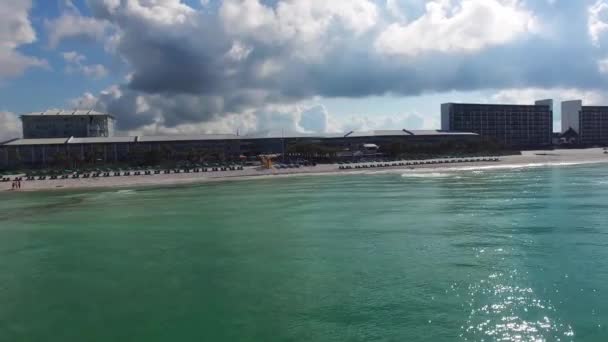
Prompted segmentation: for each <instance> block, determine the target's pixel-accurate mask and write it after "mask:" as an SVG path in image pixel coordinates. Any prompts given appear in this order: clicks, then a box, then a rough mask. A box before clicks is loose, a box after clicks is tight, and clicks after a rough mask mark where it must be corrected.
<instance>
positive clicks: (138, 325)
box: [0, 166, 608, 342]
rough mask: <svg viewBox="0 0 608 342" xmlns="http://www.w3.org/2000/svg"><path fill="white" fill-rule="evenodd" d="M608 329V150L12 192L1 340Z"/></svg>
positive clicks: (444, 336)
mask: <svg viewBox="0 0 608 342" xmlns="http://www.w3.org/2000/svg"><path fill="white" fill-rule="evenodd" d="M482 339H483V340H485V341H495V340H506V341H560V340H561V341H571V340H574V341H608V167H607V166H577V167H561V168H560V167H556V168H549V167H548V168H538V169H529V170H510V171H485V172H470V171H469V172H464V173H460V174H453V175H445V174H440V173H439V174H430V175H415V174H413V175H408V176H402V175H400V174H379V175H357V176H327V177H294V178H289V179H273V180H256V181H243V182H230V183H222V184H220V183H216V184H206V185H199V186H193V187H182V188H171V189H167V188H165V189H142V190H108V191H95V192H57V193H29V194H26V193H21V194H6V193H4V194H0V341H46V342H48V341H61V342H65V341H104V342H105V341H481V340H482Z"/></svg>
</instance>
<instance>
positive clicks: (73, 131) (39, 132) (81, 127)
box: [21, 110, 114, 139]
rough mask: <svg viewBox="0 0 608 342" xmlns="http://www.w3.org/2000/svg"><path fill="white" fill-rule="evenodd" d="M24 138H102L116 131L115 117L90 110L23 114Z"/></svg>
mask: <svg viewBox="0 0 608 342" xmlns="http://www.w3.org/2000/svg"><path fill="white" fill-rule="evenodd" d="M21 121H22V123H23V138H25V139H41V138H44V139H49V138H69V137H76V138H100V137H111V136H112V135H113V133H114V117H113V116H112V115H109V114H104V113H99V112H95V111H90V110H76V111H56V110H55V111H45V112H36V113H30V114H24V115H21Z"/></svg>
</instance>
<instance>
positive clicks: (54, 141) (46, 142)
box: [4, 138, 69, 146]
mask: <svg viewBox="0 0 608 342" xmlns="http://www.w3.org/2000/svg"><path fill="white" fill-rule="evenodd" d="M68 139H69V138H51V139H15V140H12V141H9V142H7V143H5V144H4V146H27V145H63V144H65V143H66V142H67V141H68Z"/></svg>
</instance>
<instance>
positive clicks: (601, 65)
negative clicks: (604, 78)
mask: <svg viewBox="0 0 608 342" xmlns="http://www.w3.org/2000/svg"><path fill="white" fill-rule="evenodd" d="M597 69H598V70H599V71H600V73H602V74H608V58H604V59H601V60H599V61H598V62H597Z"/></svg>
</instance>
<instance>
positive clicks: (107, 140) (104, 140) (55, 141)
mask: <svg viewBox="0 0 608 342" xmlns="http://www.w3.org/2000/svg"><path fill="white" fill-rule="evenodd" d="M477 135H478V134H476V133H467V132H448V131H441V130H405V129H404V130H376V131H367V132H348V133H327V134H313V133H289V134H284V135H283V134H281V133H271V134H252V135H246V136H238V135H235V134H201V135H174V136H172V135H163V136H130V137H98V138H75V137H70V138H52V139H14V140H9V141H7V142H4V143H0V145H4V146H26V145H59V144H112V143H135V142H141V143H155V142H177V141H201V140H207V141H210V140H253V139H281V138H286V139H294V138H309V139H337V138H366V137H370V138H372V137H396V136H404V137H405V136H477Z"/></svg>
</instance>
